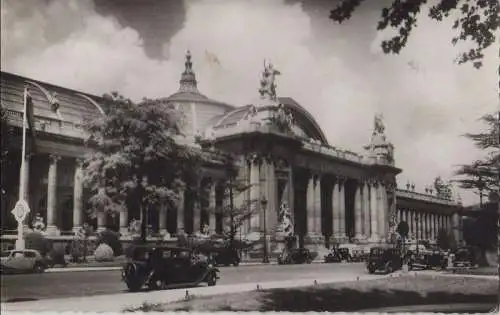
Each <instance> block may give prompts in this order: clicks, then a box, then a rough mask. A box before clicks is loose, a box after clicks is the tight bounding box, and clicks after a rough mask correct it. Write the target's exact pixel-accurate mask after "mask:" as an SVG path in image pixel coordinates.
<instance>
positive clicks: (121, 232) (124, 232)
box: [120, 226, 130, 237]
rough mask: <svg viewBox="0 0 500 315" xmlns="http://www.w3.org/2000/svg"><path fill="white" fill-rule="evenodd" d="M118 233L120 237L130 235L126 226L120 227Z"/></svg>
mask: <svg viewBox="0 0 500 315" xmlns="http://www.w3.org/2000/svg"><path fill="white" fill-rule="evenodd" d="M120 234H121V236H122V237H128V236H130V231H129V230H128V227H124V226H122V227H120Z"/></svg>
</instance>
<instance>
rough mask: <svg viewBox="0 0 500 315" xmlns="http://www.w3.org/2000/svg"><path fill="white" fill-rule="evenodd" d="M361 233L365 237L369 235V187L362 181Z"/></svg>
mask: <svg viewBox="0 0 500 315" xmlns="http://www.w3.org/2000/svg"><path fill="white" fill-rule="evenodd" d="M362 185H363V234H364V236H365V238H366V239H369V238H370V236H371V234H370V233H371V222H370V220H371V219H370V188H369V187H368V184H367V183H366V182H363V184H362Z"/></svg>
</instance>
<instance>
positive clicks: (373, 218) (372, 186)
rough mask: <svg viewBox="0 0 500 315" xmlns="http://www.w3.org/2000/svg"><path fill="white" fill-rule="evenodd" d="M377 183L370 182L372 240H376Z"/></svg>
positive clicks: (377, 235)
mask: <svg viewBox="0 0 500 315" xmlns="http://www.w3.org/2000/svg"><path fill="white" fill-rule="evenodd" d="M376 185H377V183H376V182H371V183H370V218H371V220H370V221H371V232H372V234H371V239H372V241H378V239H379V234H378V217H377V215H378V213H377V212H378V207H377V206H378V203H377V187H376Z"/></svg>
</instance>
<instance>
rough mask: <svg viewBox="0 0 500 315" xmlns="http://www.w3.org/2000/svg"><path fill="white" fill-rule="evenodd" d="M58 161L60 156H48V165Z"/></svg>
mask: <svg viewBox="0 0 500 315" xmlns="http://www.w3.org/2000/svg"><path fill="white" fill-rule="evenodd" d="M60 160H61V156H59V155H57V154H49V161H50V163H57V162H58V161H60Z"/></svg>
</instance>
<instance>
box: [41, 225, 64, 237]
mask: <svg viewBox="0 0 500 315" xmlns="http://www.w3.org/2000/svg"><path fill="white" fill-rule="evenodd" d="M45 233H47V235H48V236H59V235H61V231H59V229H58V228H57V226H55V225H48V226H47V229H46V230H45Z"/></svg>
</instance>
